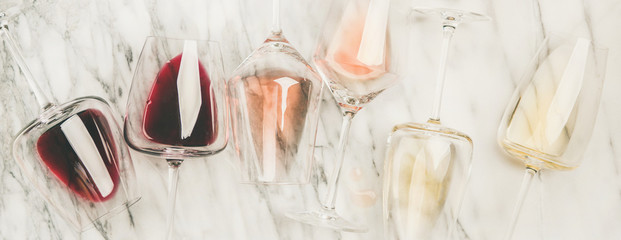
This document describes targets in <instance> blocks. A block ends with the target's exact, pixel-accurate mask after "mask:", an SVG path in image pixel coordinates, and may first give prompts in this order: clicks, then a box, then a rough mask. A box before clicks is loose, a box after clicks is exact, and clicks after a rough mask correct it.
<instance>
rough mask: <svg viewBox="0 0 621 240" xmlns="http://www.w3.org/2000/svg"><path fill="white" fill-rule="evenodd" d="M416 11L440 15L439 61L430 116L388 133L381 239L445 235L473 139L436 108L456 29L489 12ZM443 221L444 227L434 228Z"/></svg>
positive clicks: (462, 186) (457, 203) (466, 171)
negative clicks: (444, 120) (442, 118)
mask: <svg viewBox="0 0 621 240" xmlns="http://www.w3.org/2000/svg"><path fill="white" fill-rule="evenodd" d="M421 13H422V14H426V15H432V16H434V17H435V16H440V17H441V19H442V32H443V40H442V46H441V51H440V66H439V68H438V73H437V79H436V89H435V98H434V101H433V106H432V112H431V116H430V117H429V120H428V121H427V122H426V123H404V124H399V125H396V126H395V127H394V128H393V131H392V133H391V135H390V136H389V138H388V148H387V153H386V160H385V162H384V194H383V197H384V206H383V207H384V209H383V211H384V232H385V235H386V239H433V238H439V237H442V238H450V237H451V233H452V231H453V228H454V225H455V223H456V220H457V216H458V215H459V210H460V208H461V201H462V198H463V193H464V192H465V188H466V184H467V182H468V179H469V176H470V168H471V163H472V148H473V147H472V140H471V139H470V137H468V135H467V134H465V133H462V132H459V131H457V130H454V129H451V128H448V127H445V126H443V125H442V124H441V122H440V107H441V102H442V93H443V89H444V82H445V73H446V63H447V60H448V52H449V47H450V42H451V39H452V36H453V33H454V32H455V29H456V28H457V26H458V25H459V24H461V23H464V22H473V21H487V20H489V17H487V16H485V15H483V14H479V13H473V12H466V11H462V10H458V9H448V8H418V7H417V8H414V12H413V14H421ZM447 204H448V206H450V208H449V209H450V210H449V211H446V210H445V208H446V207H447ZM442 225H444V226H446V227H447V228H446V229H448V231H444V230H445V229H440V228H439V227H437V226H442Z"/></svg>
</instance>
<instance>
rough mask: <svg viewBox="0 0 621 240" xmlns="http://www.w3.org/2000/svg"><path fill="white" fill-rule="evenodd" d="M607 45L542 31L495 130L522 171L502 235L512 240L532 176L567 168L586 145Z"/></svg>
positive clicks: (577, 162) (578, 160)
mask: <svg viewBox="0 0 621 240" xmlns="http://www.w3.org/2000/svg"><path fill="white" fill-rule="evenodd" d="M606 58H607V49H605V48H602V47H600V46H598V45H596V44H594V43H593V42H592V41H591V40H590V39H587V38H581V37H571V36H561V35H558V34H554V33H552V34H547V37H546V39H545V40H544V42H543V43H542V45H541V47H540V48H539V50H538V51H537V53H536V55H535V57H534V58H533V60H532V62H531V63H530V65H529V66H528V68H527V70H526V72H525V74H524V75H523V76H522V79H521V81H522V82H521V84H520V86H519V87H518V88H517V89H516V91H515V93H514V95H513V98H512V100H511V101H510V103H509V104H508V106H507V109H506V111H505V113H504V115H503V118H502V121H501V122H500V126H499V128H498V143H499V144H500V146H501V147H502V148H503V149H504V150H505V152H507V153H508V154H509V155H510V156H511V157H512V158H514V159H518V160H520V161H521V162H523V163H524V164H525V165H526V172H525V173H524V179H523V180H522V185H521V187H520V191H519V194H518V200H517V202H516V203H515V207H514V211H513V214H512V217H511V221H510V223H509V227H508V229H507V232H506V235H505V238H504V239H511V238H512V236H513V232H514V230H515V226H516V223H517V220H518V218H519V215H520V212H521V208H522V205H523V203H524V199H525V197H526V194H527V193H528V189H529V187H530V184H531V182H532V179H533V176H535V175H536V174H538V173H540V171H541V170H543V169H550V170H570V169H573V168H576V167H578V166H579V165H580V163H581V162H582V156H583V154H584V152H585V150H586V148H587V146H588V143H589V140H590V138H591V134H592V131H593V127H594V125H595V120H596V116H597V111H598V108H599V100H600V95H601V90H602V85H603V81H604V75H605V67H606Z"/></svg>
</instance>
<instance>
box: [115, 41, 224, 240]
mask: <svg viewBox="0 0 621 240" xmlns="http://www.w3.org/2000/svg"><path fill="white" fill-rule="evenodd" d="M224 84H225V83H224V76H223V70H222V57H221V53H220V47H219V45H218V44H217V43H215V42H210V41H199V40H184V39H172V38H165V37H148V38H147V39H146V41H145V44H144V47H143V48H142V52H141V53H140V58H139V59H138V65H137V67H136V70H135V73H134V78H133V80H132V87H131V90H130V93H129V99H128V101H127V114H126V115H125V140H126V141H127V143H128V145H129V146H130V147H131V148H133V149H135V150H137V151H139V152H142V153H146V154H150V155H152V156H156V157H159V158H164V159H166V160H167V162H168V166H169V170H168V205H167V211H166V224H167V225H166V226H167V230H166V231H167V232H166V239H171V238H172V236H173V220H174V214H175V211H174V210H175V200H176V194H177V181H178V179H179V167H180V166H181V163H183V160H184V159H186V158H197V157H205V156H209V155H213V154H216V153H218V152H220V151H222V150H223V149H224V148H225V147H226V144H227V141H228V131H227V128H228V107H227V104H226V97H225V85H224Z"/></svg>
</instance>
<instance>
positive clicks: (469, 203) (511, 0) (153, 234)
mask: <svg viewBox="0 0 621 240" xmlns="http://www.w3.org/2000/svg"><path fill="white" fill-rule="evenodd" d="M26 2H27V3H28V4H27V7H25V8H24V9H23V11H22V13H21V14H19V15H17V16H15V17H14V19H13V20H12V21H11V30H12V31H13V33H14V35H15V36H16V41H17V42H18V44H19V45H20V46H21V48H22V49H23V54H24V57H25V59H26V61H27V63H28V64H29V66H30V68H31V70H32V72H33V74H34V75H35V77H36V78H37V79H38V83H39V84H40V85H41V87H42V88H43V89H44V90H46V91H47V92H48V93H49V94H50V96H53V99H56V100H57V101H58V102H66V101H68V100H71V99H74V98H77V97H82V96H89V95H93V96H98V97H102V98H104V99H106V100H107V101H108V102H109V103H110V104H111V106H112V109H113V110H114V111H115V112H116V114H117V115H118V119H117V120H119V121H121V116H122V115H123V114H124V112H125V104H126V101H127V97H128V93H129V87H130V85H131V79H132V76H133V70H134V69H135V67H136V63H137V59H138V57H139V54H140V51H141V47H142V44H143V43H144V40H145V37H146V36H149V35H165V36H170V37H178V38H196V39H210V40H215V41H219V42H220V44H221V48H222V53H223V60H224V70H225V73H226V74H230V73H231V72H232V70H233V69H235V67H236V66H237V65H238V64H239V63H241V62H242V60H243V59H244V58H245V57H246V56H248V55H249V54H250V53H251V51H252V50H253V49H255V48H256V47H258V46H259V45H260V44H261V43H262V42H263V41H264V39H265V38H266V37H267V35H268V33H269V28H270V24H271V3H270V1H267V0H261V1H252V0H234V1H231V0H210V1H202V0H187V1H164V0H136V1H127V0H106V1H96V0H84V1H83V0H37V1H33V0H26ZM33 2H34V4H32V3H33ZM329 2H330V1H328V0H319V1H312V0H298V1H281V4H282V9H283V10H282V13H281V16H282V28H283V31H284V34H285V36H286V37H287V39H288V40H289V41H290V42H291V44H292V45H293V46H295V47H296V49H298V50H299V52H300V53H301V54H302V55H303V56H304V57H305V58H306V59H310V57H311V56H312V53H313V50H314V47H315V44H316V39H317V34H318V33H319V30H320V27H321V26H322V24H323V19H324V18H325V16H326V15H327V11H328V7H327V6H328V5H329ZM393 2H394V3H395V4H400V6H406V7H409V6H413V5H415V4H416V3H417V1H416V0H414V1H406V0H398V1H393ZM459 2H460V3H462V4H463V5H465V6H468V7H471V8H472V9H474V10H477V11H482V12H484V13H486V14H487V15H489V16H490V17H492V18H493V20H492V21H489V22H476V23H469V24H463V25H461V26H459V28H458V29H457V31H456V33H455V37H454V41H453V43H452V47H451V53H450V58H449V62H448V71H447V82H446V88H445V98H444V101H443V103H444V104H443V109H442V122H443V124H444V125H446V126H449V127H451V128H454V129H457V130H460V131H461V132H464V133H467V134H468V135H470V137H471V138H472V139H473V142H474V153H473V168H472V178H471V181H470V186H469V189H468V191H467V192H466V196H465V199H464V203H463V209H462V212H461V215H460V219H459V223H460V225H459V227H460V228H459V229H458V230H459V231H458V233H459V234H458V236H459V239H499V238H501V237H502V235H503V233H504V231H505V227H506V223H507V221H508V218H509V217H510V215H511V211H512V208H513V203H514V201H515V198H516V197H517V192H518V187H519V184H520V181H521V175H522V173H523V172H522V171H523V166H522V165H521V163H519V162H516V161H514V160H512V159H511V158H510V157H508V156H506V155H504V154H503V153H502V151H501V149H500V148H499V147H498V145H497V143H496V132H497V126H498V124H499V121H500V118H501V116H502V113H503V111H504V109H505V106H506V104H507V103H508V101H509V99H510V97H511V94H512V92H513V90H514V89H515V87H516V86H517V84H518V82H519V78H520V76H521V74H522V72H523V70H524V69H525V67H526V65H527V63H528V61H529V60H530V58H531V57H532V55H533V53H534V52H535V50H536V47H537V43H538V42H539V41H540V40H541V39H542V38H543V35H544V34H543V32H544V31H559V32H566V33H573V34H576V35H582V36H587V37H591V38H593V39H594V40H595V42H597V43H600V44H602V45H604V46H607V47H608V48H609V53H608V55H609V56H608V68H607V79H606V82H605V86H604V89H603V92H602V100H601V106H600V111H599V114H598V120H597V122H596V126H595V130H594V134H593V137H592V140H591V143H590V145H589V148H588V150H587V152H586V154H585V159H584V161H583V164H582V166H580V167H579V168H577V169H576V170H573V171H568V172H552V171H549V172H546V171H544V172H543V174H542V181H541V182H539V181H536V182H535V183H534V184H533V187H532V189H531V192H530V195H529V196H528V198H527V199H526V203H525V205H524V208H523V212H522V216H521V219H520V221H519V222H518V226H517V229H516V236H515V237H516V238H515V239H619V238H621V228H620V227H619V226H621V201H620V200H621V199H620V198H621V175H620V171H621V169H620V168H621V162H620V161H621V159H620V158H619V152H621V124H619V123H621V113H620V111H619V107H618V106H619V105H621V97H619V94H618V93H617V92H618V90H619V89H621V80H620V79H621V68H619V67H618V65H620V64H621V48H620V47H621V32H620V31H618V29H621V21H618V20H617V19H616V17H617V16H619V15H620V14H621V2H619V1H616V0H601V1H581V0H569V1H563V0H549V1H540V3H539V4H538V6H537V5H536V4H533V2H531V1H520V0H507V1H493V0H479V1H476V0H461V1H459ZM537 8H539V9H540V12H541V16H540V18H539V17H538V16H537V15H536V12H535V9H537ZM539 19H540V20H539ZM399 24H408V26H407V28H406V29H408V30H407V31H403V32H401V33H399V34H398V35H399V36H400V37H402V38H403V40H402V42H403V43H408V44H407V45H405V44H404V45H403V46H400V47H401V48H403V51H402V53H403V54H407V60H408V65H409V66H411V67H409V68H407V69H402V71H401V72H400V73H399V74H400V76H401V82H400V83H399V84H397V85H396V86H394V87H393V88H390V89H388V90H386V91H385V92H384V93H382V94H380V95H379V96H378V97H377V98H376V99H375V100H374V101H372V102H371V103H370V104H369V105H368V106H367V107H365V108H364V109H363V110H362V111H361V112H360V113H359V114H358V115H357V116H356V117H355V119H354V122H353V125H352V128H351V129H352V132H351V135H350V142H349V144H348V146H347V149H348V150H347V154H346V160H345V163H344V167H343V170H342V174H343V176H342V179H343V181H342V182H341V188H340V190H339V193H338V199H337V209H338V211H339V212H340V213H341V214H342V215H343V216H345V217H346V218H348V219H350V220H352V221H355V222H358V223H363V224H366V225H367V226H369V228H370V230H369V232H367V233H346V232H336V231H332V230H328V229H322V228H316V227H312V226H307V225H302V224H299V223H296V222H292V221H289V220H287V219H286V218H285V217H284V215H283V214H284V212H286V211H290V210H302V209H305V208H306V209H308V208H312V207H318V206H319V201H320V200H322V199H323V197H324V194H325V192H326V179H327V176H328V175H329V173H330V171H331V170H332V169H333V165H334V162H333V157H334V151H335V148H336V144H337V141H338V134H339V130H340V125H341V124H340V120H341V116H340V112H339V110H338V108H337V106H336V104H335V101H334V100H333V99H332V96H331V95H330V94H329V93H328V92H327V91H326V92H324V94H323V99H322V107H321V113H322V115H321V119H320V123H319V126H320V127H319V133H318V140H317V147H316V160H317V161H316V164H315V168H314V169H313V176H312V178H311V184H308V185H302V186H254V185H243V184H238V183H237V181H238V174H237V173H236V166H235V158H234V154H233V151H232V149H231V148H230V147H229V148H228V149H227V150H225V151H224V152H222V153H221V154H219V155H216V156H212V157H208V158H205V159H197V160H188V161H186V162H185V163H184V164H183V167H182V169H181V177H180V183H179V184H180V185H179V186H180V187H179V197H178V200H177V214H176V222H175V234H176V236H177V238H178V239H240V240H243V239H295V240H298V239H344V240H350V239H351V240H354V239H356V240H357V239H366V240H376V239H382V238H383V228H382V226H383V224H382V197H381V194H382V177H383V164H384V154H385V150H386V138H387V137H388V135H389V134H390V131H391V130H392V127H393V126H394V125H395V124H398V123H404V122H410V121H414V122H423V121H425V120H426V118H427V116H428V114H429V112H430V110H431V109H430V108H431V102H432V94H433V91H432V90H433V88H434V84H435V73H436V68H437V65H438V61H439V47H440V39H441V32H440V27H439V23H438V21H436V20H435V19H428V18H424V17H410V18H408V20H404V21H403V22H400V23H399ZM0 69H1V70H0V102H1V103H2V104H1V105H0V116H2V117H1V118H0V126H1V127H0V139H1V140H0V143H1V145H0V159H1V161H2V162H1V164H0V239H160V238H162V235H163V229H164V227H165V226H164V224H165V223H164V217H165V216H164V215H165V211H164V207H165V203H166V178H167V175H166V173H167V172H166V170H167V169H166V163H165V162H164V161H162V160H161V159H156V158H151V157H148V156H145V155H143V154H140V153H137V152H132V156H133V160H134V164H135V168H136V174H137V179H138V185H139V186H140V189H141V195H142V200H141V201H140V202H139V203H138V204H136V205H135V206H134V207H132V208H131V209H130V212H125V213H122V214H119V215H117V216H115V217H113V218H111V219H110V220H108V221H105V222H101V223H98V224H97V225H96V227H95V228H93V229H90V230H87V231H85V232H82V233H76V232H74V231H73V230H72V229H71V228H70V227H69V225H68V224H67V223H65V222H64V221H63V220H62V219H61V218H60V217H59V216H58V215H57V214H56V213H54V210H53V208H52V207H51V206H50V205H48V204H47V203H46V202H45V201H44V200H43V199H42V198H41V196H40V194H38V193H37V192H36V190H35V189H34V188H33V186H32V185H31V184H30V183H29V182H28V181H27V179H26V178H25V176H23V175H22V174H21V172H20V169H19V168H18V166H17V164H16V162H15V161H14V160H13V157H12V154H11V143H12V139H13V137H14V136H16V135H17V134H18V132H19V131H20V129H21V128H22V127H24V126H26V125H27V123H28V122H30V121H31V120H32V119H34V118H36V116H37V114H38V112H39V110H38V109H37V104H36V101H35V100H34V97H33V95H32V94H31V93H30V92H29V91H28V86H27V84H26V83H25V80H24V77H23V75H22V74H21V72H20V71H19V69H18V68H17V66H16V64H15V62H14V61H13V59H12V58H11V57H10V56H9V55H8V50H7V49H6V46H5V45H4V44H0Z"/></svg>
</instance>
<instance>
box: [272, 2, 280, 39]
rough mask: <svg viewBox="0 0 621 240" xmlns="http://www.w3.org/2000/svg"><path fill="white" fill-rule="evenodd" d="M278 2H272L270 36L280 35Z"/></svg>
mask: <svg viewBox="0 0 621 240" xmlns="http://www.w3.org/2000/svg"><path fill="white" fill-rule="evenodd" d="M280 33H282V29H281V28H280V0H272V34H274V35H280Z"/></svg>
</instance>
